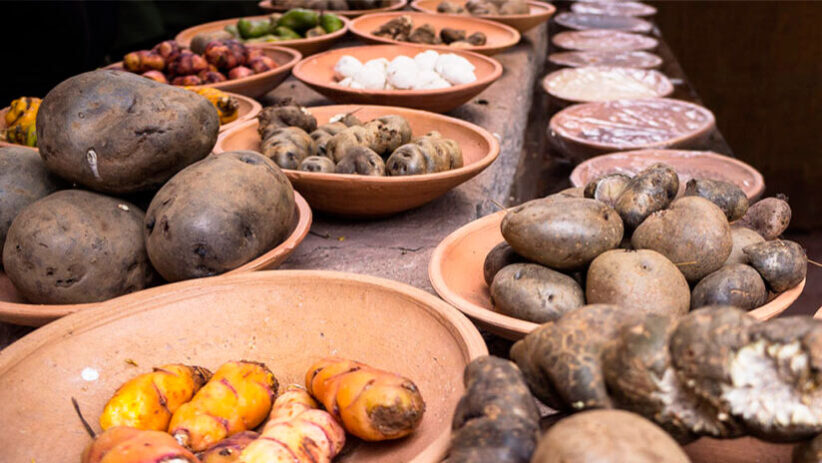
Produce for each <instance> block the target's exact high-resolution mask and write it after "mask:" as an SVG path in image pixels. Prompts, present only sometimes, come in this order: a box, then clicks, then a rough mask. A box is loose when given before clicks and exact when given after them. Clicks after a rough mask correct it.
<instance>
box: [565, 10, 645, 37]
mask: <svg viewBox="0 0 822 463" xmlns="http://www.w3.org/2000/svg"><path fill="white" fill-rule="evenodd" d="M554 21H555V22H556V23H557V24H559V25H560V26H562V27H565V28H568V29H573V30H577V31H585V30H590V29H607V30H615V31H623V32H637V33H640V34H647V33H649V32H651V29H652V28H653V26H651V23H649V22H648V21H645V20H644V19H639V18H634V17H632V16H607V15H603V14H585V13H571V12H568V11H566V12H564V13H560V14H558V15H557V17H556V18H554Z"/></svg>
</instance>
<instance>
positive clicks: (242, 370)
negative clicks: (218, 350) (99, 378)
mask: <svg viewBox="0 0 822 463" xmlns="http://www.w3.org/2000/svg"><path fill="white" fill-rule="evenodd" d="M276 391H277V379H276V378H275V377H274V375H273V374H272V373H271V371H270V370H269V369H268V368H267V367H266V366H265V365H264V364H262V363H257V362H248V361H238V362H227V363H224V364H223V365H222V366H220V368H219V369H218V370H217V371H216V372H215V373H214V376H212V377H211V379H210V380H209V381H208V383H206V385H205V386H203V388H202V389H200V391H199V392H197V394H196V395H195V396H194V398H193V399H191V402H188V403H186V404H184V405H182V406H181V407H180V408H178V409H177V411H176V412H174V415H173V416H172V417H171V423H170V424H169V427H168V432H169V433H170V434H171V435H172V436H174V438H175V439H177V441H178V442H179V443H180V444H182V445H183V446H185V447H186V448H189V449H191V450H194V451H195V452H200V451H203V450H205V449H207V448H209V447H211V446H212V445H214V444H216V443H218V442H220V441H221V440H223V439H225V438H226V437H229V436H232V435H234V434H237V433H239V432H242V431H247V430H249V429H253V428H255V427H256V426H257V425H259V424H260V423H262V422H263V420H264V419H265V417H266V416H267V415H268V412H269V411H270V410H271V404H272V402H273V401H274V397H275V395H276Z"/></svg>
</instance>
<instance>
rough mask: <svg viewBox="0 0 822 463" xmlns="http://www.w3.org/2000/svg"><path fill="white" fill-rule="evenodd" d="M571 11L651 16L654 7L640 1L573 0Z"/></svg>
mask: <svg viewBox="0 0 822 463" xmlns="http://www.w3.org/2000/svg"><path fill="white" fill-rule="evenodd" d="M571 11H573V12H574V13H583V14H603V15H608V16H636V17H643V16H653V15H655V14H656V8H654V7H652V6H651V5H647V4H645V3H640V2H610V3H594V2H574V3H573V4H572V5H571Z"/></svg>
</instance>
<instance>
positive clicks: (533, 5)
mask: <svg viewBox="0 0 822 463" xmlns="http://www.w3.org/2000/svg"><path fill="white" fill-rule="evenodd" d="M448 1H450V2H451V3H457V4H463V5H464V4H465V3H466V2H467V1H468V0H448ZM442 2H443V0H414V1H413V2H411V8H413V9H415V10H417V11H422V12H425V13H431V14H442V13H438V12H437V5H439V4H440V3H442ZM528 6H529V7H530V11H529V12H528V14H511V15H496V14H487V15H478V16H473V17H475V18H482V19H488V20H490V21H496V22H499V23H502V24H505V25H508V26H511V27H513V28H514V29H516V30H518V31H520V32H521V33H523V34H524V33H526V32H528V31H529V30H531V29H533V28H535V27H537V26H539V25H540V24H542V23H544V22H546V21H548V20H549V19H551V16H552V15H553V14H554V12H556V11H557V9H556V8H555V7H554V5H551V4H550V3H545V2H537V1H529V2H528ZM449 16H452V17H453V16H459V15H449Z"/></svg>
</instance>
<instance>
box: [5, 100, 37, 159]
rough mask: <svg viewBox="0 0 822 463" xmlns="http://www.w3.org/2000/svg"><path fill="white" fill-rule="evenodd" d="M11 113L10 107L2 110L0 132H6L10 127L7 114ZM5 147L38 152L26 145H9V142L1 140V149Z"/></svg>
mask: <svg viewBox="0 0 822 463" xmlns="http://www.w3.org/2000/svg"><path fill="white" fill-rule="evenodd" d="M7 112H9V107H8V106H6V107H5V108H3V109H0V132H4V131H5V130H6V129H7V128H8V126H6V113H7ZM3 146H17V147H20V148H28V149H31V150H37V148H35V147H31V146H26V145H18V144H17V143H9V142H7V141H3V140H0V147H3Z"/></svg>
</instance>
